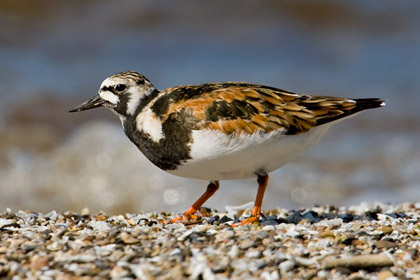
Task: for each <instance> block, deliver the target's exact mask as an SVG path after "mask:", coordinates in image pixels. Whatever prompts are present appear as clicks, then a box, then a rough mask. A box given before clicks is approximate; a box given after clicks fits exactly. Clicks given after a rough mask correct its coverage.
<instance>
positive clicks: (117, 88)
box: [115, 84, 127, 92]
mask: <svg viewBox="0 0 420 280" xmlns="http://www.w3.org/2000/svg"><path fill="white" fill-rule="evenodd" d="M126 88H127V87H126V85H124V84H118V85H116V86H115V90H116V91H118V92H123V91H124V90H125V89H126Z"/></svg>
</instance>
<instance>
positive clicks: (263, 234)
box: [255, 230, 269, 239]
mask: <svg viewBox="0 0 420 280" xmlns="http://www.w3.org/2000/svg"><path fill="white" fill-rule="evenodd" d="M255 236H256V237H257V238H259V239H264V238H267V237H269V235H268V233H267V232H266V231H265V230H260V231H258V232H257V233H256V234H255Z"/></svg>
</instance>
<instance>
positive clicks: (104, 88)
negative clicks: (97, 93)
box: [101, 86, 112, 92]
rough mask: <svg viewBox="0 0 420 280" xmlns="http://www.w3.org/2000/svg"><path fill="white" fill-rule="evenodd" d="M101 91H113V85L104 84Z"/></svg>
mask: <svg viewBox="0 0 420 280" xmlns="http://www.w3.org/2000/svg"><path fill="white" fill-rule="evenodd" d="M101 91H111V92H112V87H111V86H108V87H107V86H103V87H102V88H101Z"/></svg>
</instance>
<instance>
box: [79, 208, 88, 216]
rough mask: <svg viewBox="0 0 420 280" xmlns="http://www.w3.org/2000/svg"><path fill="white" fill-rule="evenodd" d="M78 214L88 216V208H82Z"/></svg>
mask: <svg viewBox="0 0 420 280" xmlns="http://www.w3.org/2000/svg"><path fill="white" fill-rule="evenodd" d="M80 214H81V215H82V216H87V215H89V208H87V207H85V208H83V209H82V211H80Z"/></svg>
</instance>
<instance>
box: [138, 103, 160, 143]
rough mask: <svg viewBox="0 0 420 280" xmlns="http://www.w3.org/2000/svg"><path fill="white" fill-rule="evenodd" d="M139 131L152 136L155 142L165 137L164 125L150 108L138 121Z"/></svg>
mask: <svg viewBox="0 0 420 280" xmlns="http://www.w3.org/2000/svg"><path fill="white" fill-rule="evenodd" d="M136 125H137V129H138V130H141V131H143V132H145V133H147V134H149V135H150V137H151V138H152V140H153V141H155V142H159V140H160V139H162V138H163V137H164V135H163V131H162V123H161V122H160V120H159V119H158V118H157V117H156V115H155V114H154V113H153V112H152V110H151V109H150V108H148V109H146V110H145V111H143V112H141V113H140V114H139V115H138V116H137V119H136Z"/></svg>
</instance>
